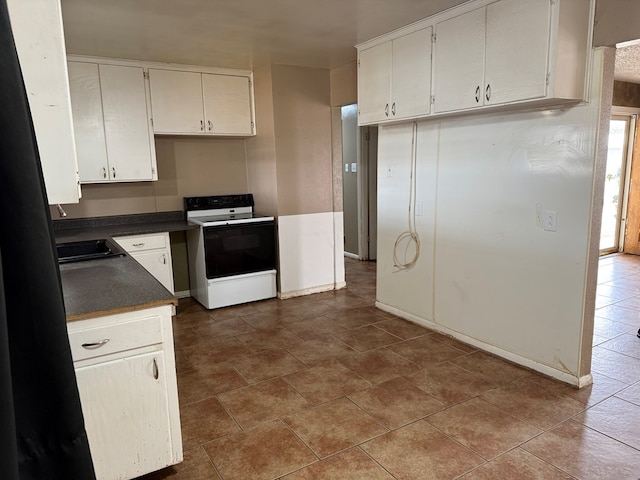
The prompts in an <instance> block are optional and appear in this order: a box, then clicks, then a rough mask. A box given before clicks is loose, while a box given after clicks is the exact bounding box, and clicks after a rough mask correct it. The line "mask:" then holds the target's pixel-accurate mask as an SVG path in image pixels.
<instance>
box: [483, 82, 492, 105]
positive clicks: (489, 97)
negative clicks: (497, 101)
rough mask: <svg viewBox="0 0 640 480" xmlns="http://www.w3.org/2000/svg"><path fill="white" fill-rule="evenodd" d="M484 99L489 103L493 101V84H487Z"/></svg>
mask: <svg viewBox="0 0 640 480" xmlns="http://www.w3.org/2000/svg"><path fill="white" fill-rule="evenodd" d="M484 97H485V98H486V99H487V102H488V101H489V100H490V99H491V84H490V83H488V84H487V88H485V90H484Z"/></svg>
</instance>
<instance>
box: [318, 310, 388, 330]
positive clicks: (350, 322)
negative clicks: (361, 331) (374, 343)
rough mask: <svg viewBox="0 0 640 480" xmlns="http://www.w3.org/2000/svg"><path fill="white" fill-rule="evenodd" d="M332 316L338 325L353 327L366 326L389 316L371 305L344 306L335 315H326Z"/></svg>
mask: <svg viewBox="0 0 640 480" xmlns="http://www.w3.org/2000/svg"><path fill="white" fill-rule="evenodd" d="M325 316H326V317H329V318H331V319H332V320H333V321H334V322H335V323H336V324H337V325H339V326H341V327H342V328H346V329H351V328H358V327H364V326H366V325H371V324H374V323H378V322H380V321H382V320H385V319H386V318H387V317H385V316H384V315H383V312H382V311H381V310H379V309H377V308H376V307H372V306H370V305H362V306H360V307H353V308H351V307H348V308H343V309H342V310H339V311H337V312H336V314H335V315H325Z"/></svg>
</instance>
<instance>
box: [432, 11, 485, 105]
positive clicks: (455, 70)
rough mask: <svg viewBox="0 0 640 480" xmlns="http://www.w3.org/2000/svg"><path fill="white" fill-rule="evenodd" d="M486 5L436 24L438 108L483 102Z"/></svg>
mask: <svg viewBox="0 0 640 480" xmlns="http://www.w3.org/2000/svg"><path fill="white" fill-rule="evenodd" d="M485 14H486V9H485V8H479V9H477V10H473V11H471V12H468V13H465V14H463V15H460V16H458V17H454V18H451V19H449V20H445V21H444V22H440V23H438V24H437V25H436V42H435V60H434V69H435V84H434V95H435V112H437V113H440V112H448V111H452V110H464V109H468V108H473V107H477V106H480V105H482V94H483V93H484V92H483V89H484V82H483V79H484V49H485Z"/></svg>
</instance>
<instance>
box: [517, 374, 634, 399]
mask: <svg viewBox="0 0 640 480" xmlns="http://www.w3.org/2000/svg"><path fill="white" fill-rule="evenodd" d="M592 377H593V383H592V384H591V385H589V386H587V387H583V388H576V387H573V386H571V385H567V384H566V383H563V382H560V381H558V380H554V379H552V378H547V377H544V376H542V375H531V376H530V377H527V378H528V380H529V381H530V382H534V383H536V384H538V385H540V387H542V388H545V389H547V390H550V391H552V392H553V393H556V394H558V395H564V396H565V397H569V398H573V399H574V400H577V401H578V402H580V403H582V404H583V405H585V406H591V405H595V404H596V403H599V402H601V401H602V400H604V399H605V398H609V397H610V396H612V395H613V394H615V393H617V392H619V391H620V390H622V389H624V388H625V387H626V384H625V383H622V382H619V381H617V380H614V379H613V378H609V377H607V376H605V375H601V374H599V373H596V372H593V373H592Z"/></svg>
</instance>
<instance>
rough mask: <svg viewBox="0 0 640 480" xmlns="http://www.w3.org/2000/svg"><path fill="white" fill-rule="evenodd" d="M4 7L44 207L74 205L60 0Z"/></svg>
mask: <svg viewBox="0 0 640 480" xmlns="http://www.w3.org/2000/svg"><path fill="white" fill-rule="evenodd" d="M7 8H8V11H9V16H10V20H11V28H12V31H13V37H14V41H15V44H16V50H17V53H18V58H19V61H20V68H21V70H22V76H23V79H24V84H25V90H26V94H27V99H28V101H29V107H30V109H31V117H32V119H33V126H34V130H35V134H36V141H37V142H38V152H39V155H40V163H41V165H42V171H43V175H44V182H45V186H46V189H47V196H48V199H49V203H50V204H55V203H78V200H79V198H80V188H79V184H78V163H77V159H76V147H75V139H74V133H73V124H72V119H71V101H70V97H69V79H68V76H67V63H66V51H65V43H64V29H63V26H62V12H61V8H60V2H59V0H31V1H28V2H27V1H24V0H9V1H8V2H7Z"/></svg>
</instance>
